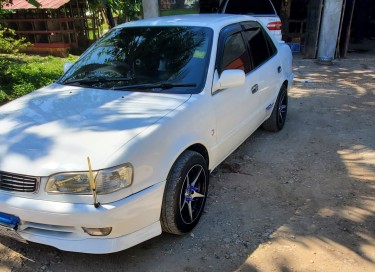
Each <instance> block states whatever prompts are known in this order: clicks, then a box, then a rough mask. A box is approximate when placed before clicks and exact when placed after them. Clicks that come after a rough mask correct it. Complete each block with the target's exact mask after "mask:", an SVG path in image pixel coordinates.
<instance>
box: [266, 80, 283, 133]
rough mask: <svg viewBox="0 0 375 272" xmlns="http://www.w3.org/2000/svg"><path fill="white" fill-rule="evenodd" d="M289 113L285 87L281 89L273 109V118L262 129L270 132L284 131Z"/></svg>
mask: <svg viewBox="0 0 375 272" xmlns="http://www.w3.org/2000/svg"><path fill="white" fill-rule="evenodd" d="M287 112H288V91H287V87H286V86H285V85H283V86H282V87H281V89H280V92H279V95H278V97H277V100H276V104H275V106H274V107H273V110H272V113H271V116H270V117H269V118H268V119H267V120H266V121H264V123H263V124H262V128H263V129H265V130H268V131H273V132H276V131H279V130H281V129H283V127H284V124H285V120H286V114H287Z"/></svg>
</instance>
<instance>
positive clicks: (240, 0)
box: [224, 0, 275, 15]
mask: <svg viewBox="0 0 375 272" xmlns="http://www.w3.org/2000/svg"><path fill="white" fill-rule="evenodd" d="M224 13H229V14H247V15H253V14H257V15H262V14H275V9H274V8H273V6H272V4H271V2H270V1H269V0H262V1H259V0H257V1H255V0H229V1H228V4H227V7H226V10H225V12H224Z"/></svg>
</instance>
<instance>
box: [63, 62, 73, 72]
mask: <svg viewBox="0 0 375 272" xmlns="http://www.w3.org/2000/svg"><path fill="white" fill-rule="evenodd" d="M72 66H73V63H71V62H65V63H64V74H65V73H66V72H67V71H68V70H69V69H70V67H72Z"/></svg>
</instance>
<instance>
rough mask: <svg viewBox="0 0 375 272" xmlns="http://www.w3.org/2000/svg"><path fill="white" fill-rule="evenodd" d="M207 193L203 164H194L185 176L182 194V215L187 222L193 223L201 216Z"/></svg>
mask: <svg viewBox="0 0 375 272" xmlns="http://www.w3.org/2000/svg"><path fill="white" fill-rule="evenodd" d="M206 193H207V177H206V172H205V170H204V168H203V166H202V165H200V164H197V165H194V166H193V167H192V168H190V170H189V171H188V173H187V174H186V176H185V179H184V183H183V185H182V188H181V194H180V207H179V208H180V215H181V219H182V220H183V221H184V223H185V224H192V223H194V221H196V220H197V219H198V218H199V216H200V214H201V212H202V209H203V206H204V203H205V199H206Z"/></svg>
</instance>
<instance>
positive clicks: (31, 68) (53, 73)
mask: <svg viewBox="0 0 375 272" xmlns="http://www.w3.org/2000/svg"><path fill="white" fill-rule="evenodd" d="M77 58H78V57H77V56H72V55H70V56H68V57H67V58H58V57H52V56H47V57H41V56H28V55H22V54H0V105H1V104H4V103H6V102H8V101H11V100H13V99H16V98H18V97H20V96H23V95H25V94H28V93H30V92H32V91H34V90H36V89H38V88H41V87H43V86H46V85H48V84H50V83H52V82H53V81H55V80H57V79H58V78H59V77H60V76H61V75H62V73H63V64H64V63H65V62H74V61H76V60H77Z"/></svg>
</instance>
